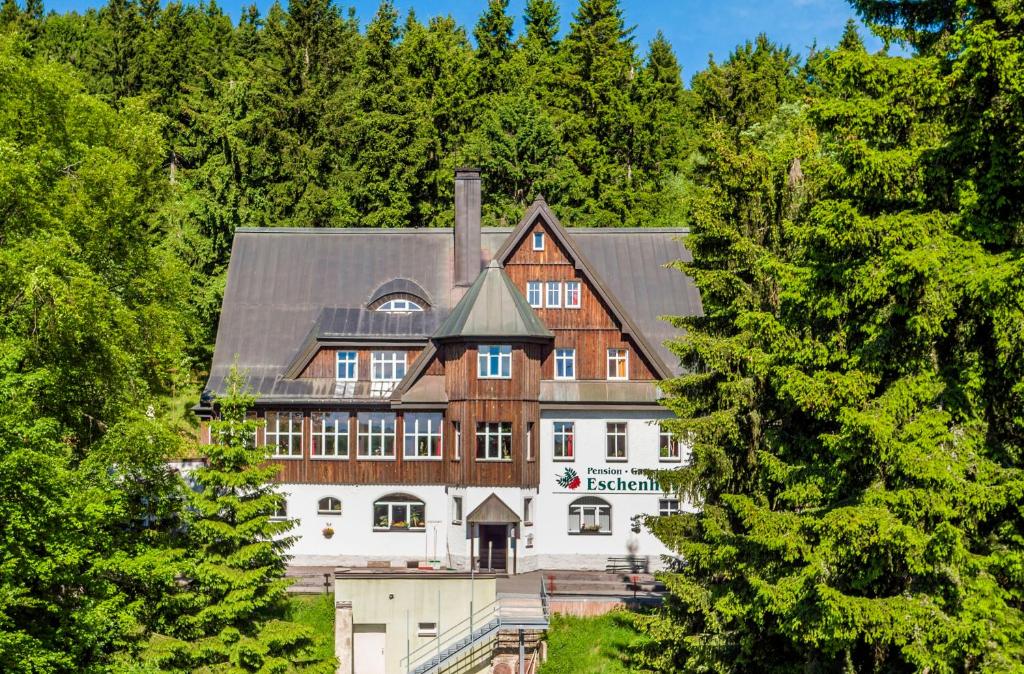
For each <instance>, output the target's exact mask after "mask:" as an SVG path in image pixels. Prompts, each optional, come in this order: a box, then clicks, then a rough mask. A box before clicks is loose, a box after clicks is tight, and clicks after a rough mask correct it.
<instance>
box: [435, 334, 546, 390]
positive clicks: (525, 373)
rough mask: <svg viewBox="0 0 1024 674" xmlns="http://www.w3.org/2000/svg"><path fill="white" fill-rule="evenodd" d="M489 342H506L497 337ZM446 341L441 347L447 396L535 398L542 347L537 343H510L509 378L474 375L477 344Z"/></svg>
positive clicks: (538, 384)
mask: <svg viewBox="0 0 1024 674" xmlns="http://www.w3.org/2000/svg"><path fill="white" fill-rule="evenodd" d="M488 343H493V344H507V343H508V342H503V341H502V340H500V339H496V340H493V341H492V342H488ZM478 346H479V345H478V344H476V343H472V344H463V343H456V344H448V345H446V346H445V350H444V372H445V388H446V389H447V391H448V400H449V401H450V402H454V401H457V400H509V401H513V400H538V399H539V398H540V363H541V360H542V358H543V357H544V351H545V350H546V347H545V346H543V345H540V344H515V345H513V346H512V368H511V374H512V376H511V377H510V378H509V379H481V378H480V377H478V376H477V351H478V349H477V347H478Z"/></svg>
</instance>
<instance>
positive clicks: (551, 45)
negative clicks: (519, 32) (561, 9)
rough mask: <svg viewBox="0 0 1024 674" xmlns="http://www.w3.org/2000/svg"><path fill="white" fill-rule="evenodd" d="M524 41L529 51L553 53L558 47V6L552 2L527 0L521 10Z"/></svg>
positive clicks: (549, 0)
mask: <svg viewBox="0 0 1024 674" xmlns="http://www.w3.org/2000/svg"><path fill="white" fill-rule="evenodd" d="M523 22H524V23H525V24H526V33H525V36H524V38H525V41H526V42H527V43H529V47H528V48H530V49H541V50H544V51H549V52H553V51H554V50H555V49H556V48H557V46H558V30H559V17H558V5H556V4H555V3H554V2H553V0H527V3H526V8H525V9H524V10H523Z"/></svg>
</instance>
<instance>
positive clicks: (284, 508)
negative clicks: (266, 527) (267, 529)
mask: <svg viewBox="0 0 1024 674" xmlns="http://www.w3.org/2000/svg"><path fill="white" fill-rule="evenodd" d="M280 498H281V500H280V501H278V503H277V509H275V510H274V514H273V515H271V516H270V519H271V520H274V521H279V520H286V519H288V499H286V498H285V497H284V496H283V495H281V496H280Z"/></svg>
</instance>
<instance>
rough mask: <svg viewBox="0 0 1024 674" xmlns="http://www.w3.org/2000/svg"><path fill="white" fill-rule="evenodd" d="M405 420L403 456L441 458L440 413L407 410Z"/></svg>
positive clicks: (410, 457) (408, 457) (409, 457)
mask: <svg viewBox="0 0 1024 674" xmlns="http://www.w3.org/2000/svg"><path fill="white" fill-rule="evenodd" d="M404 420H405V458H407V459H440V458H441V423H442V420H441V413H440V412H407V413H406V414H405V417H404Z"/></svg>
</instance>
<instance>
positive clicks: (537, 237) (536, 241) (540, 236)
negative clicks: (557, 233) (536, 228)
mask: <svg viewBox="0 0 1024 674" xmlns="http://www.w3.org/2000/svg"><path fill="white" fill-rule="evenodd" d="M533 249H534V250H544V232H534V233H533Z"/></svg>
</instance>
